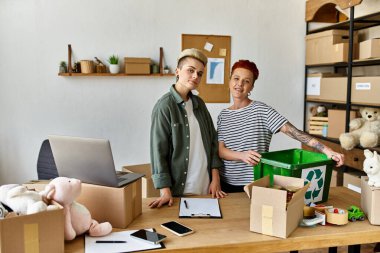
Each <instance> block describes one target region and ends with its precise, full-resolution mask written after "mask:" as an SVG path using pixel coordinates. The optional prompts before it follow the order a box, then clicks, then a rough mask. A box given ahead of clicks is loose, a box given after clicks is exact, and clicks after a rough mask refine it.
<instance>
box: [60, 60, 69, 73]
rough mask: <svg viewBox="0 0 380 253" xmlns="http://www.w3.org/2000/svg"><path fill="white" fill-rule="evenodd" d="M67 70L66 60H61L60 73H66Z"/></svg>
mask: <svg viewBox="0 0 380 253" xmlns="http://www.w3.org/2000/svg"><path fill="white" fill-rule="evenodd" d="M66 72H67V65H66V62H65V61H61V62H60V63H59V73H66Z"/></svg>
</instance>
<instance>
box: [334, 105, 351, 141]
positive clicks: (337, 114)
mask: <svg viewBox="0 0 380 253" xmlns="http://www.w3.org/2000/svg"><path fill="white" fill-rule="evenodd" d="M356 114H357V113H356V111H351V112H350V121H351V120H353V119H354V118H356ZM327 115H328V118H329V120H328V125H329V129H328V131H327V137H329V138H336V139H337V138H339V136H340V135H341V134H342V133H344V132H345V125H346V111H345V110H336V109H329V110H328V113H327Z"/></svg>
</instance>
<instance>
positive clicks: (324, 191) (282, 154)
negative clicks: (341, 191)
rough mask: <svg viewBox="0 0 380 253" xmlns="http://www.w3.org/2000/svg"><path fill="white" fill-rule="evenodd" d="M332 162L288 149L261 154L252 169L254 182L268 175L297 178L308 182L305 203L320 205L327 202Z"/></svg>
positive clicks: (323, 155) (305, 152) (303, 151)
mask: <svg viewBox="0 0 380 253" xmlns="http://www.w3.org/2000/svg"><path fill="white" fill-rule="evenodd" d="M333 166H334V161H333V160H331V159H329V158H327V156H326V155H325V154H321V153H316V152H311V151H307V150H302V149H289V150H281V151H274V152H266V153H262V154H261V161H260V163H259V164H257V165H256V166H254V167H253V172H254V178H255V180H257V179H260V178H262V177H264V176H266V175H269V176H270V178H271V182H273V175H281V176H288V177H298V178H303V179H305V184H307V183H309V182H310V187H309V189H308V190H307V192H306V194H305V203H306V204H308V203H310V202H314V203H320V202H325V201H327V200H328V196H329V189H330V181H331V173H332V169H333Z"/></svg>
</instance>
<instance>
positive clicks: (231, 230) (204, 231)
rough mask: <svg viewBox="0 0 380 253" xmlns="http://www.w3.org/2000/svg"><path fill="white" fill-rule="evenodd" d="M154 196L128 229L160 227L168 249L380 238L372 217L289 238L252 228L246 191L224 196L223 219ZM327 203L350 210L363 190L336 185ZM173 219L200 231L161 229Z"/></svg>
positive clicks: (79, 245)
mask: <svg viewBox="0 0 380 253" xmlns="http://www.w3.org/2000/svg"><path fill="white" fill-rule="evenodd" d="M151 200H152V199H143V211H142V215H140V216H139V217H138V218H137V219H136V220H134V221H133V222H132V224H131V225H129V226H128V228H127V229H128V230H132V229H141V228H155V229H156V230H157V232H159V233H162V234H165V235H167V239H166V240H165V241H164V244H165V246H166V248H165V249H160V250H159V251H165V252H178V251H181V252H218V253H220V252H235V253H239V252H247V251H248V250H249V251H250V252H282V251H291V250H303V249H314V248H326V247H333V246H342V245H353V244H365V243H373V242H378V241H379V240H380V226H372V225H370V224H369V222H368V220H365V221H356V222H349V223H348V224H347V225H344V226H334V225H327V226H319V225H318V226H317V227H314V228H311V227H309V228H305V227H298V228H297V229H296V230H295V231H294V232H293V233H292V234H291V235H290V237H288V238H287V239H281V238H276V237H271V236H266V235H262V234H258V233H254V232H250V231H249V214H250V200H249V199H248V197H247V196H246V194H245V193H232V194H229V195H228V196H227V197H226V198H225V199H221V200H220V207H221V210H222V214H223V219H207V218H203V219H202V218H201V219H179V218H178V206H179V199H175V202H174V205H173V206H172V207H167V206H165V207H162V208H160V209H150V208H148V207H147V205H148V203H150V201H151ZM327 204H328V205H333V206H334V207H340V208H346V209H347V208H348V207H349V206H350V205H357V206H360V194H358V193H356V192H354V191H351V190H349V189H347V188H344V187H334V188H331V189H330V195H329V200H328V202H327ZM110 211H112V210H111V209H110ZM171 220H176V221H179V222H181V223H182V224H184V225H186V226H189V227H190V228H192V229H194V230H195V233H194V234H191V235H188V236H184V237H178V236H176V235H174V234H172V233H170V232H168V231H167V230H165V229H164V228H162V227H160V224H161V223H164V222H167V221H171ZM115 231H118V230H115ZM157 251H158V250H157ZM65 252H70V253H74V252H75V253H79V252H84V239H83V236H81V237H78V238H76V239H75V240H74V241H72V242H66V244H65ZM150 252H151V251H150ZM155 252H156V251H155Z"/></svg>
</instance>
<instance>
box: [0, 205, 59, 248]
mask: <svg viewBox="0 0 380 253" xmlns="http://www.w3.org/2000/svg"><path fill="white" fill-rule="evenodd" d="M7 252H20V253H22V252H25V253H26V252H39V253H51V252H64V215H63V209H62V208H60V209H56V210H51V211H44V212H39V213H35V214H29V215H20V216H17V215H13V213H10V214H8V215H7V216H6V217H5V218H4V219H0V253H7Z"/></svg>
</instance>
